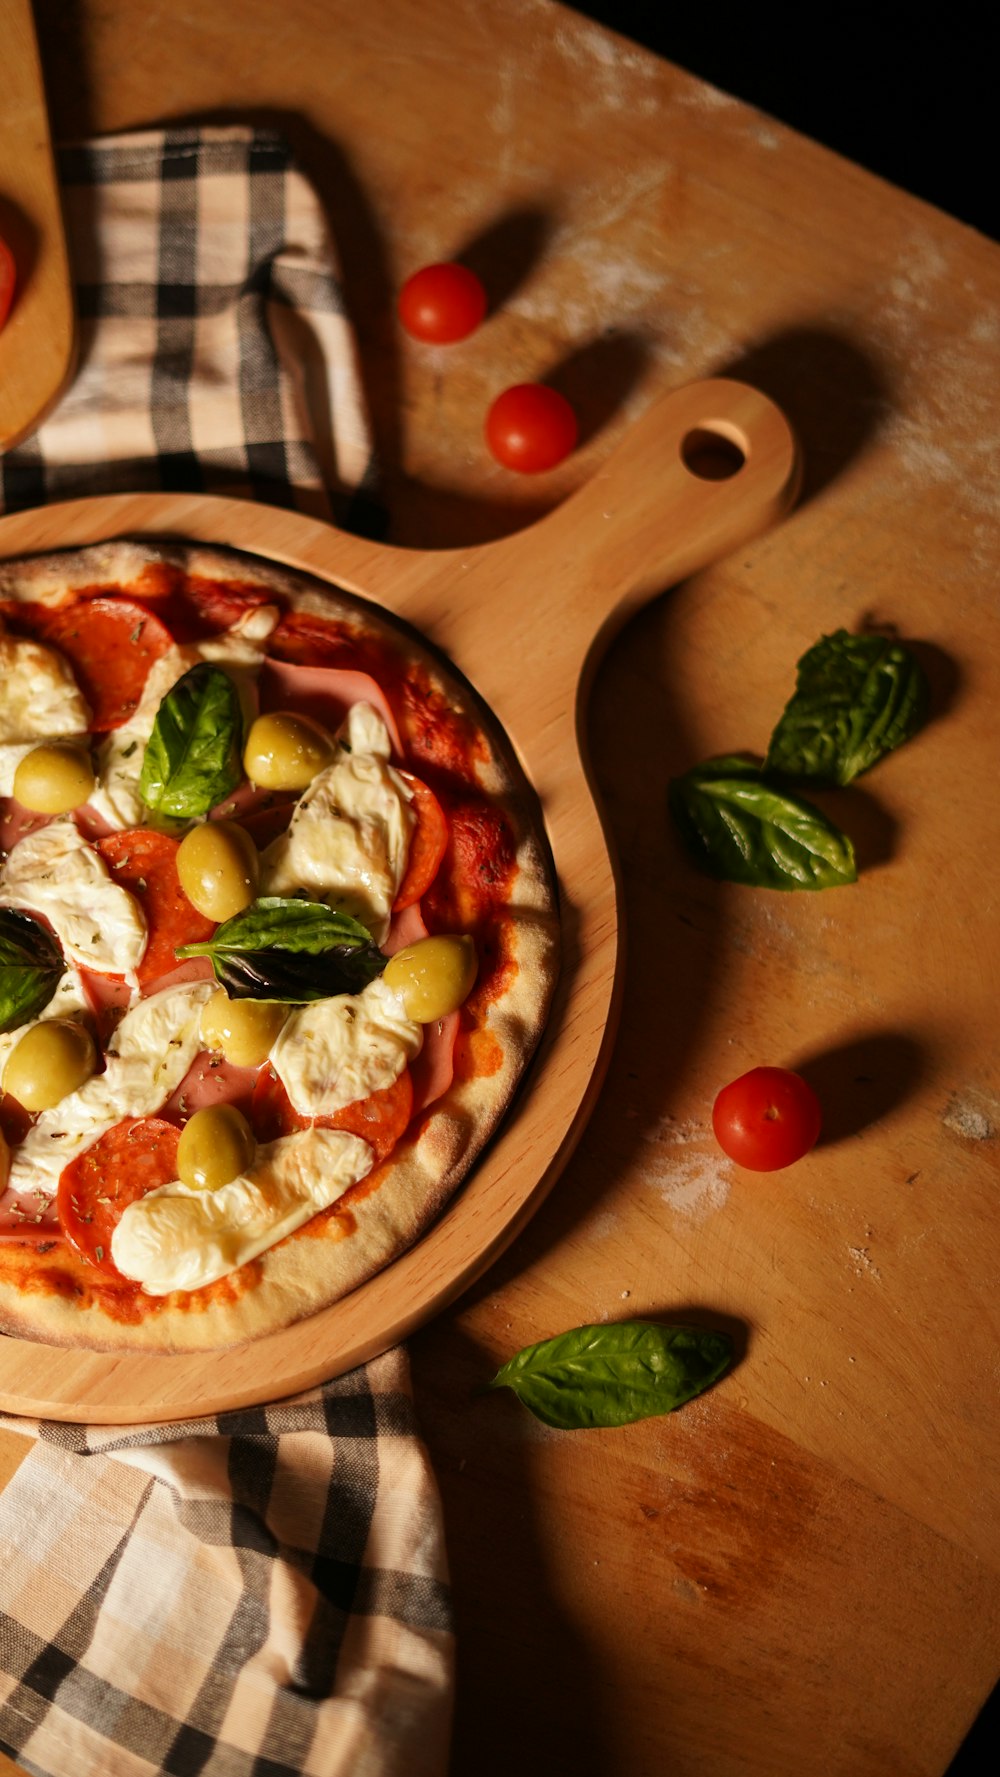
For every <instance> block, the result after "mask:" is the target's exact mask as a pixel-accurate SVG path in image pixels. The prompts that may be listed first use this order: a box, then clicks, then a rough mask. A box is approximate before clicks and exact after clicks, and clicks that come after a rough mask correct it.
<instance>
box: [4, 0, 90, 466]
mask: <svg viewBox="0 0 1000 1777" xmlns="http://www.w3.org/2000/svg"><path fill="white" fill-rule="evenodd" d="M3 35H4V43H3V49H2V52H0V237H2V238H3V239H4V240H5V241H6V243H7V245H8V247H9V248H10V250H11V252H12V253H13V255H14V263H15V267H16V285H15V291H14V302H13V306H12V308H11V311H10V314H9V315H8V317H7V321H6V324H5V325H4V327H3V328H2V329H0V451H5V450H9V449H10V447H11V445H13V444H17V443H18V442H19V440H20V439H22V438H24V437H26V436H27V434H28V433H29V432H31V431H33V430H34V428H35V427H36V426H37V425H39V424H40V422H41V421H42V420H43V419H44V417H45V415H46V413H47V412H48V410H49V408H50V407H51V406H52V404H53V402H54V401H55V400H56V399H57V397H58V396H59V394H60V392H61V391H62V389H63V388H64V387H65V384H66V382H67V381H68V379H69V376H70V372H71V371H72V368H73V357H74V350H75V313H74V306H73V290H72V285H71V283H70V275H69V263H68V259H67V254H66V236H65V232H64V229H63V220H62V210H61V207H60V201H59V186H58V183H57V180H56V173H55V164H54V161H53V158H52V143H51V141H50V138H49V123H48V115H47V112H46V108H45V89H44V86H43V84H42V69H41V63H40V62H39V59H38V46H37V43H36V41H35V29H34V24H33V22H32V17H31V6H30V4H29V0H4V7H3Z"/></svg>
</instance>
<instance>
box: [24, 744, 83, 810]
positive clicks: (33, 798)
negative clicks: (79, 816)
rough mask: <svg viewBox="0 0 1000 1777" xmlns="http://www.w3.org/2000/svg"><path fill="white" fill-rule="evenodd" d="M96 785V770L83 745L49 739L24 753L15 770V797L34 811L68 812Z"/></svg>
mask: <svg viewBox="0 0 1000 1777" xmlns="http://www.w3.org/2000/svg"><path fill="white" fill-rule="evenodd" d="M93 788H94V771H93V767H92V765H91V763H90V759H89V758H88V756H87V754H86V753H85V752H83V751H82V750H81V748H80V747H73V746H60V745H59V744H58V743H57V742H55V741H53V742H51V743H48V742H46V744H45V746H41V747H32V749H31V752H30V753H25V755H24V758H23V759H22V760H21V761H20V762H19V764H18V767H17V770H16V771H15V773H14V798H15V800H16V801H17V802H19V803H20V804H21V807H22V808H30V809H32V810H33V812H34V813H35V814H68V813H69V811H70V809H71V808H80V807H82V805H83V803H85V802H86V801H87V799H88V797H89V796H90V793H91V791H92V790H93Z"/></svg>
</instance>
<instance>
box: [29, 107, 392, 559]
mask: <svg viewBox="0 0 1000 1777" xmlns="http://www.w3.org/2000/svg"><path fill="white" fill-rule="evenodd" d="M58 167H59V178H60V185H61V188H62V193H63V206H64V212H65V218H66V230H67V237H68V243H69V252H70V261H71V264H72V266H73V272H74V278H75V282H76V291H77V314H78V340H79V353H78V365H77V375H76V378H75V380H74V382H73V384H72V386H71V388H69V390H68V391H67V392H66V393H65V395H64V396H63V398H62V400H61V401H60V403H59V405H58V407H57V408H56V409H55V410H54V412H53V413H52V414H51V415H50V416H49V417H48V418H47V419H46V421H45V423H44V425H42V426H41V427H40V429H39V430H38V431H37V432H36V433H35V434H34V435H33V436H32V437H31V438H29V439H27V440H26V441H25V443H23V444H21V445H18V446H17V447H16V448H15V449H14V450H11V451H9V452H8V453H7V454H6V456H3V455H0V512H3V511H7V512H13V511H15V510H16V509H17V508H19V507H24V506H38V505H41V504H43V503H44V502H46V501H49V500H64V499H70V498H72V497H73V496H74V495H77V494H105V493H120V492H123V491H124V492H130V493H145V492H147V491H149V490H150V489H159V488H165V489H169V490H176V491H179V492H185V493H188V492H210V493H217V494H223V493H224V494H231V495H236V496H238V495H246V496H247V497H249V498H251V499H258V500H265V501H267V502H268V503H270V504H272V505H281V506H295V507H297V508H299V509H300V510H302V511H306V512H309V513H311V514H313V515H314V516H315V517H318V518H329V517H332V518H334V519H335V520H336V522H337V523H338V524H341V525H343V526H344V527H345V528H346V529H350V530H363V531H366V532H368V531H371V530H374V529H377V528H379V526H380V524H381V518H382V515H381V512H380V509H379V507H378V503H377V499H376V497H375V494H374V484H375V480H376V474H375V464H374V460H373V456H372V449H371V442H370V438H369V432H368V425H367V419H366V415H365V411H364V403H363V398H362V390H361V382H360V378H359V375H358V367H357V362H356V357H355V352H354V344H353V337H352V333H351V329H350V325H349V322H348V320H347V317H346V315H345V313H344V305H343V300H342V297H341V292H340V286H339V283H338V280H337V273H336V262H335V259H334V255H333V250H332V246H331V242H330V236H329V233H328V230H327V227H326V223H325V220H324V217H323V212H322V209H321V207H320V205H319V203H318V201H317V198H316V195H315V192H314V191H313V189H312V187H311V186H310V184H309V183H308V181H307V180H306V179H305V178H304V177H303V175H302V173H301V172H300V171H299V170H298V168H297V167H296V166H295V164H294V162H293V161H292V158H291V154H290V152H289V149H288V146H287V144H286V143H285V142H284V141H283V140H282V139H281V137H280V136H277V135H275V134H274V133H273V132H271V131H260V130H253V131H251V130H245V129H180V128H178V129H171V130H166V131H163V130H156V131H144V132H142V133H141V134H135V135H129V136H121V137H108V138H106V139H104V140H102V141H99V142H91V143H85V144H82V145H80V146H78V147H66V148H62V149H60V150H59V151H58Z"/></svg>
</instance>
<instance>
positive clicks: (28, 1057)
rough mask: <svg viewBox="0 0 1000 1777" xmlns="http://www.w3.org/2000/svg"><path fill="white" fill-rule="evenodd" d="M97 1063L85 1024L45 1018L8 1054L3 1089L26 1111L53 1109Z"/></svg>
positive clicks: (67, 1019)
mask: <svg viewBox="0 0 1000 1777" xmlns="http://www.w3.org/2000/svg"><path fill="white" fill-rule="evenodd" d="M96 1063H97V1055H96V1051H95V1049H94V1041H93V1038H92V1037H91V1034H90V1032H89V1030H87V1028H86V1026H85V1025H83V1024H74V1022H73V1020H72V1019H70V1018H45V1019H43V1020H42V1022H41V1023H40V1024H33V1025H32V1026H31V1028H30V1030H26V1031H25V1033H24V1035H23V1037H22V1038H21V1040H20V1042H19V1043H17V1044H16V1045H15V1047H14V1048H13V1049H12V1050H11V1052H10V1054H9V1055H8V1057H7V1065H6V1067H5V1068H4V1070H3V1089H4V1091H5V1092H9V1093H10V1095H11V1097H12V1098H16V1099H17V1101H18V1103H19V1104H23V1106H24V1108H25V1110H26V1111H49V1110H51V1109H52V1106H53V1105H54V1104H59V1103H60V1102H61V1100H62V1099H64V1098H68V1097H69V1094H70V1093H71V1092H75V1091H76V1089H77V1087H78V1086H82V1085H83V1082H84V1080H89V1079H90V1076H91V1074H92V1073H93V1071H94V1068H95V1066H96Z"/></svg>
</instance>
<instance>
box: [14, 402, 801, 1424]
mask: <svg viewBox="0 0 1000 1777" xmlns="http://www.w3.org/2000/svg"><path fill="white" fill-rule="evenodd" d="M720 474H721V475H722V476H723V478H722V479H720V478H719V476H720ZM797 484H798V460H797V452H796V447H795V442H794V439H793V437H792V434H791V432H790V430H789V427H788V425H787V423H786V421H785V420H784V418H783V416H782V415H781V413H780V412H779V411H778V410H777V408H775V407H774V406H773V404H772V403H771V402H770V401H768V400H767V399H766V397H765V396H763V395H761V394H759V393H758V392H757V391H756V390H755V389H752V388H748V387H746V386H745V385H743V384H740V383H735V382H727V381H714V382H702V383H695V384H692V385H691V386H690V387H688V388H684V389H681V390H678V391H677V392H676V393H674V394H671V395H668V396H667V397H665V399H663V400H661V401H659V402H658V403H657V404H656V405H655V406H653V407H651V408H650V409H649V410H648V411H647V412H646V414H645V415H644V416H643V417H642V418H641V419H640V420H639V421H638V422H637V424H636V425H635V426H634V427H633V428H632V430H631V431H630V432H629V433H628V435H627V436H626V438H625V439H624V440H623V442H622V443H621V445H620V446H619V447H618V449H617V450H616V451H615V452H614V454H613V455H612V456H611V457H610V459H609V460H608V462H607V463H606V464H605V466H604V468H603V469H601V470H599V471H598V473H597V475H596V476H595V477H594V478H593V479H592V480H591V481H590V482H588V483H587V484H586V485H585V486H584V487H582V488H581V489H580V490H579V491H578V492H577V493H575V494H574V495H572V496H571V497H570V498H569V499H568V500H566V501H565V502H564V504H563V505H562V506H560V507H558V508H557V509H556V510H555V511H554V512H552V513H550V514H548V516H547V517H545V518H543V519H541V520H539V521H538V523H536V524H534V525H531V526H530V527H529V528H528V529H526V530H524V531H521V532H519V533H518V534H517V535H515V536H512V537H506V538H504V539H503V540H502V541H500V542H497V543H490V544H485V545H482V546H480V547H478V548H474V549H469V550H439V551H427V552H424V551H419V552H418V551H409V550H402V549H390V548H386V547H385V546H384V545H381V544H376V543H371V542H367V541H365V540H363V539H360V538H357V537H351V536H347V535H345V534H344V533H342V532H338V531H335V530H333V529H332V528H331V527H330V526H329V525H324V524H320V523H317V522H316V521H314V520H312V519H306V518H302V517H300V516H299V515H298V514H296V513H290V512H287V511H283V510H279V509H277V508H274V507H270V506H254V505H250V504H248V503H246V502H243V501H239V500H222V499H217V498H212V497H211V496H204V495H196V494H191V495H188V494H151V495H108V496H102V497H100V498H97V499H93V500H76V501H72V502H69V503H67V504H65V505H60V506H51V507H47V508H44V509H41V510H39V511H35V512H25V513H18V514H15V515H12V516H11V517H9V518H6V519H3V520H0V554H2V555H8V556H10V555H22V554H29V553H31V552H33V551H38V550H47V549H58V548H68V547H74V546H79V545H81V544H85V543H92V542H96V541H98V540H100V539H103V538H108V537H125V536H141V535H146V536H158V537H161V538H162V537H165V536H171V535H172V536H175V537H178V538H190V539H196V540H199V541H202V542H212V543H219V544H228V545H230V546H232V547H236V548H240V549H244V550H251V551H253V552H254V553H256V554H258V555H261V556H265V557H269V558H271V559H272V560H274V561H280V562H284V563H287V564H289V565H291V566H293V567H298V568H303V569H305V570H307V571H309V572H311V573H314V574H318V575H320V576H322V577H324V578H326V579H329V580H331V581H334V582H336V583H337V584H338V585H339V586H341V587H345V588H347V590H349V591H351V592H354V593H357V594H359V595H360V596H361V597H363V598H365V599H370V600H372V601H374V602H376V603H377V604H378V605H380V606H383V607H385V609H386V610H388V611H389V612H390V613H395V614H396V615H398V616H399V617H402V618H404V619H405V620H406V621H407V622H408V623H411V624H413V625H415V626H416V627H417V628H418V629H420V630H421V631H423V633H424V634H425V635H426V636H427V637H428V639H429V640H430V641H431V642H433V643H434V644H435V645H436V646H437V647H439V648H440V649H442V650H443V651H444V652H445V653H446V654H447V655H448V656H449V658H450V659H451V660H452V661H453V662H454V664H455V665H456V666H457V667H458V668H459V669H460V670H461V671H462V672H463V673H464V674H465V676H466V677H467V678H468V679H469V680H470V681H471V682H472V684H473V686H474V687H475V689H476V691H477V692H478V693H479V694H480V696H481V697H482V698H483V699H484V700H485V701H486V703H487V704H488V705H489V706H490V708H491V709H492V710H493V712H494V714H495V715H496V716H497V717H498V719H499V720H500V722H501V723H502V724H503V726H504V728H505V730H506V732H507V734H508V736H509V738H510V739H511V741H512V742H513V745H514V747H515V749H516V751H517V753H518V755H519V757H520V759H521V762H522V764H523V766H524V769H525V771H526V773H527V775H528V777H529V778H530V780H531V782H532V783H533V785H534V787H535V789H536V791H537V792H538V796H539V799H540V803H541V809H542V813H543V816H544V820H545V824H546V829H547V832H548V836H549V840H550V843H551V846H552V854H553V858H554V861H555V866H556V871H557V874H558V878H559V887H560V896H561V909H562V915H563V924H562V929H563V948H562V972H561V976H560V980H559V984H558V988H557V992H556V999H555V1003H554V1005H553V1008H552V1013H551V1016H550V1019H549V1023H548V1026H547V1029H546V1032H545V1035H544V1037H543V1039H542V1043H541V1045H540V1048H539V1051H538V1053H537V1055H536V1057H535V1059H534V1061H533V1063H532V1065H531V1069H530V1073H529V1076H528V1079H527V1081H526V1084H525V1090H524V1091H522V1092H521V1094H520V1095H519V1097H518V1100H517V1103H516V1105H515V1107H514V1110H513V1111H512V1113H511V1114H509V1115H508V1117H507V1118H506V1120H505V1122H504V1123H503V1125H502V1127H501V1129H500V1131H499V1133H498V1135H497V1137H496V1139H495V1140H494V1141H493V1142H492V1143H491V1144H490V1147H489V1148H488V1150H487V1152H486V1154H485V1155H484V1157H483V1158H482V1159H481V1161H480V1162H479V1164H478V1165H477V1166H476V1168H475V1169H474V1171H473V1173H472V1174H471V1175H470V1177H469V1179H468V1180H467V1181H466V1182H465V1184H464V1185H463V1187H462V1189H461V1190H460V1191H459V1193H458V1195H457V1196H456V1198H455V1199H454V1201H453V1202H452V1204H451V1205H450V1207H449V1208H448V1209H447V1211H446V1212H445V1214H444V1215H443V1216H442V1217H441V1218H440V1220H439V1221H438V1222H437V1223H435V1225H434V1226H433V1227H432V1228H431V1229H430V1230H429V1232H428V1233H427V1234H426V1235H425V1236H424V1238H423V1239H422V1240H420V1241H419V1242H418V1243H417V1245H415V1246H414V1247H413V1248H411V1250H410V1251H409V1252H407V1253H405V1254H404V1255H403V1256H402V1257H401V1258H400V1259H397V1260H396V1261H395V1263H393V1264H391V1265H389V1266H388V1267H387V1268H386V1269H385V1270H384V1271H382V1272H381V1273H379V1275H378V1276H377V1277H374V1278H372V1279H371V1281H370V1282H369V1283H366V1284H364V1285H362V1286H361V1288H360V1289H357V1290H355V1291H354V1292H353V1294H351V1295H350V1296H347V1297H345V1298H344V1300H343V1301H341V1302H337V1303H335V1304H334V1305H333V1306H332V1307H331V1308H328V1309H326V1310H324V1311H323V1312H322V1313H320V1314H317V1315H314V1316H312V1317H311V1318H310V1319H309V1320H306V1321H302V1322H300V1323H299V1324H298V1325H297V1326H293V1327H289V1328H287V1329H286V1330H285V1331H284V1332H281V1333H275V1334H272V1335H271V1336H269V1337H268V1338H265V1339H262V1340H259V1341H256V1342H255V1343H254V1344H252V1345H249V1346H243V1347H235V1348H233V1349H231V1350H229V1351H224V1352H215V1353H207V1354H199V1355H191V1356H186V1355H185V1356H176V1357H147V1356H128V1357H113V1356H110V1355H107V1356H105V1355H101V1354H99V1353H90V1352H74V1351H66V1350H60V1351H58V1352H56V1351H53V1350H51V1349H49V1348H47V1347H44V1346H40V1345H31V1344H26V1343H23V1342H21V1341H19V1340H17V1339H12V1338H9V1339H3V1340H0V1406H2V1407H3V1408H4V1409H5V1410H6V1411H8V1412H13V1413H24V1414H41V1415H44V1416H45V1417H48V1418H52V1419H71V1420H88V1421H91V1422H94V1423H102V1424H130V1423H135V1422H138V1421H142V1420H147V1419H181V1418H188V1417H192V1416H194V1415H197V1414H203V1413H209V1412H217V1411H220V1410H222V1409H225V1408H231V1407H237V1406H243V1405H246V1404H249V1403H251V1402H257V1401H263V1400H275V1399H279V1398H280V1397H281V1396H284V1395H289V1394H292V1393H294V1392H295V1391H297V1390H299V1389H302V1388H306V1387H309V1386H312V1385H313V1384H315V1383H317V1382H320V1381H322V1380H325V1379H327V1378H329V1377H331V1376H334V1375H338V1374H340V1373H342V1372H343V1371H344V1370H347V1369H350V1368H351V1367H352V1366H353V1365H355V1364H357V1363H360V1362H361V1361H362V1360H363V1359H366V1358H369V1357H373V1356H375V1355H376V1354H377V1353H378V1352H380V1351H383V1350H385V1349H386V1348H387V1347H388V1346H390V1345H392V1344H394V1343H395V1342H396V1341H398V1340H399V1339H402V1338H404V1337H405V1336H406V1335H407V1334H408V1333H410V1332H412V1331H413V1329H414V1328H415V1327H417V1326H419V1325H420V1324H421V1323H422V1322H423V1321H425V1320H427V1319H428V1318H429V1317H430V1316H432V1315H433V1314H435V1313H436V1312H437V1311H438V1310H440V1309H441V1308H443V1307H444V1306H445V1305H446V1304H447V1303H448V1302H450V1301H452V1300H453V1299H454V1298H455V1297H456V1296H457V1295H459V1293H460V1292H461V1291H462V1290H463V1289H464V1288H466V1286H467V1285H468V1284H470V1283H471V1282H472V1281H473V1279H474V1278H476V1277H478V1276H479V1275H480V1274H481V1273H482V1272H483V1271H484V1270H486V1268H487V1267H488V1265H489V1264H490V1262H491V1261H492V1260H493V1259H494V1258H495V1257H496V1256H497V1255H498V1254H499V1253H500V1252H501V1251H502V1250H503V1249H504V1248H505V1247H506V1246H507V1245H508V1244H509V1243H510V1241H511V1240H513V1238H514V1236H515V1235H516V1234H517V1232H518V1230H519V1229H520V1228H521V1227H523V1226H524V1224H525V1222H526V1221H527V1220H528V1219H529V1217H530V1216H531V1215H532V1214H533V1213H534V1211H535V1209H536V1208H537V1207H538V1205H539V1203H540V1202H541V1201H542V1199H543V1198H544V1196H545V1194H546V1193H547V1192H548V1190H549V1189H550V1188H551V1186H552V1185H553V1183H554V1182H555V1179H556V1178H557V1176H558V1174H559V1171H560V1170H561V1168H562V1166H563V1165H564V1164H565V1162H566V1160H567V1159H568V1157H569V1155H570V1153H571V1152H572V1149H573V1146H574V1144H575V1142H576V1140H577V1138H578V1136H579V1135H580V1133H581V1130H582V1128H583V1125H584V1123H585V1121H586V1118H587V1116H588V1114H589V1111H590V1109H591V1106H592V1105H593V1103H594V1100H595V1097H596V1095H597V1092H598V1090H599V1088H600V1084H601V1080H602V1078H603V1074H604V1070H605V1066H606V1062H607V1059H608V1055H609V1053H610V1048H611V1043H612V1040H613V1036H614V1029H615V1020H616V1016H617V1003H618V997H619V995H618V988H619V985H620V968H619V959H620V945H619V939H620V930H619V906H618V891H617V883H616V877H615V866H614V863H613V860H612V857H611V854H610V851H609V848H608V842H607V838H606V836H605V833H604V830H603V827H602V823H601V818H600V814H599V811H598V809H597V807H596V805H595V802H594V797H593V792H592V789H591V784H590V779H589V776H588V770H587V764H586V760H585V757H584V753H583V743H582V729H583V710H584V702H585V698H586V691H587V687H588V684H589V682H590V679H591V676H592V674H593V671H594V668H595V667H596V665H597V662H598V660H599V658H600V655H601V653H602V651H603V649H604V647H605V645H606V644H607V642H608V641H609V640H610V637H611V636H612V634H613V633H614V631H615V630H616V629H617V628H618V627H619V626H620V624H621V623H623V622H624V621H625V619H626V618H627V617H628V615H629V613H630V612H632V611H634V610H636V609H637V608H638V607H639V606H640V605H641V604H643V603H644V602H645V601H647V600H648V599H649V598H651V597H653V596H654V595H655V594H657V593H659V592H661V591H663V590H664V589H665V588H666V587H668V586H669V585H671V584H672V583H674V582H675V581H677V580H679V579H681V578H683V577H684V576H686V575H689V574H691V573H693V572H694V571H695V570H697V569H698V568H701V567H704V566H706V565H707V564H708V563H709V562H711V561H713V560H715V559H716V558H718V557H719V556H722V555H724V554H726V553H727V552H728V551H729V550H731V549H733V548H734V547H735V546H736V545H737V544H739V543H741V542H743V541H744V540H745V539H746V538H748V537H750V536H752V535H754V534H756V533H757V532H759V531H761V530H763V529H765V528H766V527H767V526H768V525H770V524H772V523H773V522H774V521H775V520H776V519H778V518H780V517H781V516H782V514H783V513H784V512H785V511H786V510H787V508H788V507H789V505H790V504H791V502H792V500H793V499H794V497H795V493H796V490H797ZM623 720H624V721H627V720H628V716H627V712H623ZM664 818H665V817H664Z"/></svg>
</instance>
